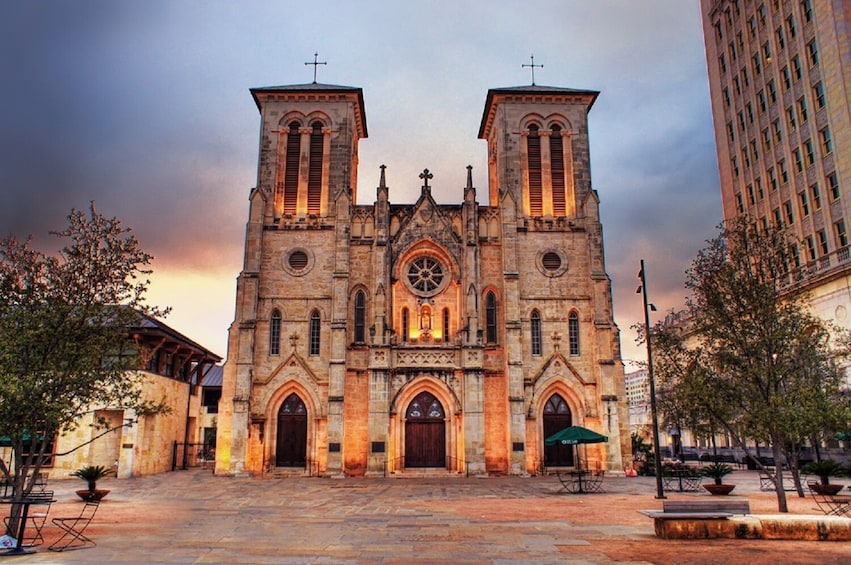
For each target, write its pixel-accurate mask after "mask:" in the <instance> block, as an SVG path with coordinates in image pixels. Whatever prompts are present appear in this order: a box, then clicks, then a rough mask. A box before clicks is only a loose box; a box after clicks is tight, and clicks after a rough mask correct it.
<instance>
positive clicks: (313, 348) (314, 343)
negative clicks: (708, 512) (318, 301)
mask: <svg viewBox="0 0 851 565" xmlns="http://www.w3.org/2000/svg"><path fill="white" fill-rule="evenodd" d="M319 322H320V319H319V312H317V311H315V310H314V311H313V313H312V314H311V315H310V355H314V356H316V355H319Z"/></svg>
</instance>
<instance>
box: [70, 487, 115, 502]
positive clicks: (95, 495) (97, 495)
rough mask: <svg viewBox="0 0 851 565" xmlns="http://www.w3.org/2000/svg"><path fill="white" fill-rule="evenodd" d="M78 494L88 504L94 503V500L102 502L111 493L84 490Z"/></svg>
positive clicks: (98, 490) (99, 490) (102, 490)
mask: <svg viewBox="0 0 851 565" xmlns="http://www.w3.org/2000/svg"><path fill="white" fill-rule="evenodd" d="M76 492H77V496H79V497H80V498H82V499H83V500H85V501H86V502H90V501H94V500H100V499H102V498H103V497H104V496H106V495H108V494H109V491H108V490H106V489H97V490H89V489H84V490H78V491H76Z"/></svg>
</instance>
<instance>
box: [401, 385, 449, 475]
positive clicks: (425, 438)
mask: <svg viewBox="0 0 851 565" xmlns="http://www.w3.org/2000/svg"><path fill="white" fill-rule="evenodd" d="M445 466H446V420H445V413H444V411H443V405H441V404H440V401H439V400H437V398H435V397H434V395H433V394H431V393H430V392H421V393H419V394H418V395H417V396H416V397H415V398H414V399H413V400H412V401H411V403H410V404H409V405H408V409H407V410H406V411H405V467H445Z"/></svg>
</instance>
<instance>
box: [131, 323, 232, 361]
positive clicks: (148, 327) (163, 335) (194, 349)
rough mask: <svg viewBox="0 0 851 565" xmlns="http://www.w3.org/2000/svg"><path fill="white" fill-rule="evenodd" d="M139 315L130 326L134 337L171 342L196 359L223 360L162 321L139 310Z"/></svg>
mask: <svg viewBox="0 0 851 565" xmlns="http://www.w3.org/2000/svg"><path fill="white" fill-rule="evenodd" d="M137 315H138V317H139V318H138V319H139V321H138V323H136V324H133V325H132V326H131V327H130V328H129V332H130V335H131V336H133V337H134V338H136V339H138V340H144V341H153V340H157V341H165V342H166V343H171V344H173V345H174V346H177V347H179V348H180V350H182V351H187V350H188V351H189V352H191V353H192V355H193V357H194V358H195V360H197V361H198V362H206V363H218V362H219V361H221V360H222V358H221V357H219V356H218V355H216V354H215V353H213V352H212V351H210V350H209V349H207V348H206V347H204V346H202V345H199V344H198V343H196V342H194V341H192V340H191V339H189V338H188V337H186V336H185V335H183V334H182V333H180V332H179V331H177V330H175V329H173V328H171V327H169V326H168V325H166V324H165V323H163V322H162V321H160V320H157V319H156V318H154V317H152V316H148V315H146V314H142V313H141V312H137Z"/></svg>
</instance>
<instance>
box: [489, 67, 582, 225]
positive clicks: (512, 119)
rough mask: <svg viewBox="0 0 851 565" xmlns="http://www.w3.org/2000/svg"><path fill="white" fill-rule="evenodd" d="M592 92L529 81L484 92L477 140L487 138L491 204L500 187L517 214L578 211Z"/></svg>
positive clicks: (572, 215) (543, 215)
mask: <svg viewBox="0 0 851 565" xmlns="http://www.w3.org/2000/svg"><path fill="white" fill-rule="evenodd" d="M527 66H528V65H527ZM533 70H534V68H533ZM598 94H599V92H596V91H592V90H575V89H571V88H557V87H552V86H537V85H535V84H532V85H531V86H518V87H511V88H496V89H491V90H489V91H488V96H487V101H486V103H485V109H484V114H483V116H482V122H481V126H480V128H479V139H484V140H486V141H487V143H488V184H489V204H490V205H491V206H497V205H498V203H499V198H500V190H504V191H509V192H511V195H512V197H513V198H514V201H515V202H516V205H517V208H518V210H517V215H518V217H525V218H542V219H558V218H567V219H570V218H575V217H576V216H577V215H579V214H580V213H581V211H580V208H581V206H580V204H579V203H581V202H583V201H584V199H585V198H586V197H587V196H588V194H589V193H590V191H591V173H590V159H589V153H588V111H589V110H590V109H591V106H592V105H593V104H594V101H595V100H596V98H597V95H598Z"/></svg>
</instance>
